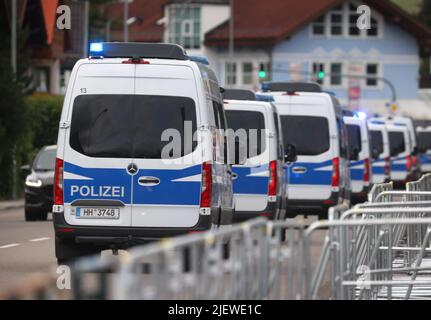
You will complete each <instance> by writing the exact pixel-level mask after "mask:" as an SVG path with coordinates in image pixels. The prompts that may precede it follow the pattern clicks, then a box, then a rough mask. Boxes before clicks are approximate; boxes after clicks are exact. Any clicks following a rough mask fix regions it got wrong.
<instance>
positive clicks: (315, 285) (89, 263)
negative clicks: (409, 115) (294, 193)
mask: <svg viewBox="0 0 431 320" xmlns="http://www.w3.org/2000/svg"><path fill="white" fill-rule="evenodd" d="M430 226H431V175H427V176H424V177H423V178H422V179H420V180H419V181H417V182H413V183H409V184H407V190H406V191H394V190H392V184H391V183H389V184H382V185H376V186H374V187H373V189H372V190H371V192H370V194H369V202H367V203H364V204H359V205H356V206H355V207H353V208H351V209H350V208H348V207H347V206H346V205H338V206H335V207H333V208H331V209H330V210H329V220H328V221H320V222H315V223H313V224H311V225H310V226H308V227H307V226H306V225H305V223H304V222H303V221H299V222H289V221H276V222H271V221H267V220H264V219H256V220H252V221H248V222H246V223H242V224H239V225H234V226H232V227H230V228H224V229H220V230H217V231H208V232H204V233H199V234H191V235H185V236H181V237H177V238H172V239H164V240H161V241H159V242H154V243H151V244H148V245H145V246H141V247H135V248H133V249H131V250H130V251H129V252H128V253H127V254H125V255H120V256H116V257H110V256H107V257H106V256H105V257H103V259H100V257H90V258H85V259H82V260H80V261H78V262H77V264H76V265H75V267H74V268H73V272H72V283H71V284H72V289H71V290H69V291H61V290H58V288H57V290H56V288H55V285H56V284H55V281H54V279H55V277H49V281H48V280H46V281H45V284H46V285H45V286H44V285H43V284H42V283H40V282H38V283H36V284H35V285H33V287H32V288H33V289H32V290H27V291H25V290H15V291H14V293H13V294H12V293H10V294H9V296H6V295H3V296H0V297H2V298H8V297H9V298H34V299H37V298H41V299H224V300H234V299H425V298H431V248H430V234H431V227H430ZM24 292H27V295H26V296H25V297H24V294H23V293H24Z"/></svg>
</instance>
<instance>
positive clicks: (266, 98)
mask: <svg viewBox="0 0 431 320" xmlns="http://www.w3.org/2000/svg"><path fill="white" fill-rule="evenodd" d="M256 101H262V102H274V101H275V100H274V97H273V96H270V95H264V94H256Z"/></svg>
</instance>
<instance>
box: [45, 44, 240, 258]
mask: <svg viewBox="0 0 431 320" xmlns="http://www.w3.org/2000/svg"><path fill="white" fill-rule="evenodd" d="M91 49H92V52H91V57H90V58H89V59H83V60H80V61H78V62H77V63H76V65H75V67H74V68H73V71H72V74H71V78H70V82H69V86H68V88H67V93H66V97H65V100H64V106H63V111H62V114H61V120H60V130H59V134H58V152H57V159H56V174H55V186H54V194H55V197H54V198H55V204H54V208H53V211H54V214H53V216H54V227H55V235H56V243H55V247H56V256H57V259H58V261H59V262H63V261H69V260H71V259H74V258H76V257H79V256H82V255H86V254H91V253H94V252H99V251H100V250H103V249H107V248H120V249H121V248H127V247H129V246H131V245H134V244H136V243H140V242H144V241H146V240H151V239H157V238H161V237H167V236H174V235H178V234H183V233H187V232H196V231H203V230H207V229H210V228H211V227H214V226H220V225H230V224H231V223H232V217H233V212H234V200H233V191H232V179H231V175H232V171H231V167H230V165H229V164H228V163H229V160H228V159H227V157H225V156H224V155H225V153H224V148H225V141H224V139H223V138H224V137H223V136H222V135H221V131H220V130H217V129H223V130H225V129H226V119H225V113H224V109H223V101H222V97H221V94H220V88H219V85H218V82H217V79H216V77H215V75H214V72H213V71H212V70H211V69H210V68H209V67H207V66H206V65H204V64H202V63H198V62H195V61H191V60H193V58H190V57H188V56H187V55H186V53H185V51H184V49H183V48H181V47H180V46H177V45H170V44H146V43H103V44H97V45H94V46H92V47H91ZM194 133H195V135H194Z"/></svg>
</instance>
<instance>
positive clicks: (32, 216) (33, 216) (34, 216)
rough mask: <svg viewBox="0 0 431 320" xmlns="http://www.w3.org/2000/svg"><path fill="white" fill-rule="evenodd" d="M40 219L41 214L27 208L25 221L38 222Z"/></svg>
mask: <svg viewBox="0 0 431 320" xmlns="http://www.w3.org/2000/svg"><path fill="white" fill-rule="evenodd" d="M38 219H39V212H37V211H36V210H31V209H29V208H25V221H36V220H38Z"/></svg>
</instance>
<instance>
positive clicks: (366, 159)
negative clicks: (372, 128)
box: [344, 115, 371, 204]
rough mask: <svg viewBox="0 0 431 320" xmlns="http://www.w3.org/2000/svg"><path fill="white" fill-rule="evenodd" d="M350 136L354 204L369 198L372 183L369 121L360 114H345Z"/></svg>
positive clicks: (351, 180)
mask: <svg viewBox="0 0 431 320" xmlns="http://www.w3.org/2000/svg"><path fill="white" fill-rule="evenodd" d="M344 123H345V124H346V127H347V135H348V138H349V143H348V144H349V159H350V182H351V192H352V193H351V201H352V203H353V204H356V203H362V202H365V201H366V200H367V195H368V192H369V190H370V183H371V154H370V150H371V149H370V142H369V136H368V129H367V121H366V120H365V119H362V118H359V117H358V116H355V115H352V116H345V117H344Z"/></svg>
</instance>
